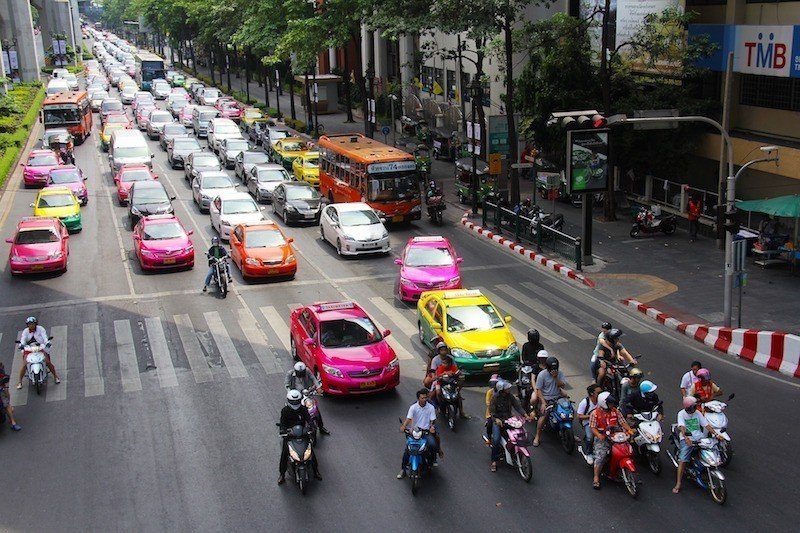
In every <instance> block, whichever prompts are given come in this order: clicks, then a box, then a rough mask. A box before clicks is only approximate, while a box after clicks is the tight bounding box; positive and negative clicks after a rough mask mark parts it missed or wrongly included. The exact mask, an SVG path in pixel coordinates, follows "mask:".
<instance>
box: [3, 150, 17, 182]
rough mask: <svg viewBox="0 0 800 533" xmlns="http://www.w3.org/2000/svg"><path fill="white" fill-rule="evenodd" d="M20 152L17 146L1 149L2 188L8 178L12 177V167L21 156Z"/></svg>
mask: <svg viewBox="0 0 800 533" xmlns="http://www.w3.org/2000/svg"><path fill="white" fill-rule="evenodd" d="M19 150H20V149H19V148H18V147H17V146H11V147H8V148H0V187H2V186H3V185H5V183H6V180H7V179H8V176H10V175H11V170H12V167H13V166H14V163H15V162H16V161H17V157H18V156H19Z"/></svg>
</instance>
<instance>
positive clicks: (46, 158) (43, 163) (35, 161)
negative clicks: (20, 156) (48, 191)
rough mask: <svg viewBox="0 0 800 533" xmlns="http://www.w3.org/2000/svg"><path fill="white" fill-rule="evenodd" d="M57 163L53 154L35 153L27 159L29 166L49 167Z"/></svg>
mask: <svg viewBox="0 0 800 533" xmlns="http://www.w3.org/2000/svg"><path fill="white" fill-rule="evenodd" d="M57 164H58V159H56V156H55V154H52V153H47V154H36V155H34V156H32V157H31V158H29V159H28V166H29V167H50V166H55V165H57Z"/></svg>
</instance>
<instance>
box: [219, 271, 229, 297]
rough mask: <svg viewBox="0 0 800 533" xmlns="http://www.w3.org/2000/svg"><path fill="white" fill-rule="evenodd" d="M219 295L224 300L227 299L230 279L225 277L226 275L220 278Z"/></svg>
mask: <svg viewBox="0 0 800 533" xmlns="http://www.w3.org/2000/svg"><path fill="white" fill-rule="evenodd" d="M219 295H220V296H221V297H222V298H226V297H227V296H228V278H226V277H225V274H223V275H222V276H220V278H219Z"/></svg>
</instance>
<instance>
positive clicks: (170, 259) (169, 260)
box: [164, 257, 175, 265]
mask: <svg viewBox="0 0 800 533" xmlns="http://www.w3.org/2000/svg"><path fill="white" fill-rule="evenodd" d="M164 264H165V265H174V264H175V258H174V257H170V258H169V259H164Z"/></svg>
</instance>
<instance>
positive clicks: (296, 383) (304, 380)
mask: <svg viewBox="0 0 800 533" xmlns="http://www.w3.org/2000/svg"><path fill="white" fill-rule="evenodd" d="M283 385H284V386H285V387H286V390H288V391H291V390H299V391H302V390H307V391H309V392H311V391H314V390H316V391H319V392H322V387H321V386H320V383H319V380H318V379H317V377H316V376H315V375H314V374H312V373H311V372H309V371H308V368H306V364H305V363H304V362H302V361H298V362H296V363H295V364H294V368H292V369H291V370H289V371H288V372H287V373H286V378H285V379H284V382H283ZM317 427H319V431H320V433H322V434H323V435H330V434H331V433H330V431H328V429H327V428H326V427H325V424H324V423H323V422H322V412H321V410H320V408H319V405H317Z"/></svg>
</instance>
